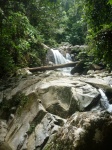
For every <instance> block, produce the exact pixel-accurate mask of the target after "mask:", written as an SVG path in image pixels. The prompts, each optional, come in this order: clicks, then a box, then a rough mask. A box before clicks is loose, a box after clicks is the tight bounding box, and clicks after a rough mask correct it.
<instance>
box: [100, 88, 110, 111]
mask: <svg viewBox="0 0 112 150" xmlns="http://www.w3.org/2000/svg"><path fill="white" fill-rule="evenodd" d="M98 90H99V92H100V94H101V99H100V101H101V105H102V107H103V108H104V109H106V110H107V111H108V112H109V113H111V114H112V104H109V101H108V98H107V96H106V95H105V93H104V92H103V90H102V89H98Z"/></svg>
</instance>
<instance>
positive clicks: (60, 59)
mask: <svg viewBox="0 0 112 150" xmlns="http://www.w3.org/2000/svg"><path fill="white" fill-rule="evenodd" d="M51 51H52V52H53V55H54V59H55V64H66V63H68V62H71V61H70V60H68V59H66V58H65V57H64V56H63V55H62V54H61V53H60V52H59V50H54V49H51ZM71 69H72V67H67V68H62V69H59V70H62V71H64V72H66V73H70V71H71Z"/></svg>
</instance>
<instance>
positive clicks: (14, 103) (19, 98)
mask: <svg viewBox="0 0 112 150" xmlns="http://www.w3.org/2000/svg"><path fill="white" fill-rule="evenodd" d="M27 101H28V97H26V96H25V95H24V94H23V93H18V94H16V95H15V96H13V98H12V99H10V100H7V99H5V98H4V99H3V101H2V103H1V105H0V118H1V119H6V120H8V119H9V116H10V114H11V113H13V114H15V112H16V110H17V108H18V110H17V111H18V113H19V112H20V111H21V109H22V108H23V107H24V105H25V104H26V102H27ZM14 107H15V109H12V108H14Z"/></svg>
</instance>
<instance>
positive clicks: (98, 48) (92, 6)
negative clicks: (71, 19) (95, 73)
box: [84, 0, 112, 68]
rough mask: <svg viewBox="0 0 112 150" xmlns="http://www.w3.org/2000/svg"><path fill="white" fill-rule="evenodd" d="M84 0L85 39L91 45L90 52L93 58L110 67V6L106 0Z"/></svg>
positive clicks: (111, 27) (111, 29) (111, 66)
mask: <svg viewBox="0 0 112 150" xmlns="http://www.w3.org/2000/svg"><path fill="white" fill-rule="evenodd" d="M84 2H85V18H86V20H87V23H88V36H87V40H88V42H89V44H90V45H91V46H92V53H93V55H94V56H95V60H99V62H102V63H103V64H106V65H107V66H108V67H109V68H112V65H111V52H112V44H111V38H112V23H111V21H112V20H111V16H112V7H111V5H110V4H109V3H108V0H102V1H97V0H94V1H91V0H85V1H84ZM110 2H111V1H110Z"/></svg>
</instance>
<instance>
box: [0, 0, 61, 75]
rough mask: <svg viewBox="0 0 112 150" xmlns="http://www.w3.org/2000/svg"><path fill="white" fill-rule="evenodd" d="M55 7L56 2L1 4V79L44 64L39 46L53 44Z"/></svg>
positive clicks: (35, 1) (33, 0)
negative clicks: (17, 70) (18, 69)
mask: <svg viewBox="0 0 112 150" xmlns="http://www.w3.org/2000/svg"><path fill="white" fill-rule="evenodd" d="M58 4H59V0H57V1H50V0H41V1H40V0H38V1H37V0H28V1H24V0H19V1H17V0H15V1H12V0H7V1H3V0H1V1H0V27H1V29H0V30H1V32H0V41H1V42H0V52H1V55H0V61H1V63H0V76H4V75H5V76H7V75H11V74H13V73H14V72H15V71H16V69H17V68H20V67H26V66H29V67H30V66H39V65H42V64H43V63H44V59H45V53H46V50H45V49H44V48H43V47H42V46H41V43H43V42H44V43H48V44H51V43H52V41H53V40H51V38H53V36H54V34H55V27H56V23H57V22H58V21H57V20H58V19H57V16H58V11H57V10H58V8H57V7H58ZM46 6H47V7H46ZM53 43H55V41H53Z"/></svg>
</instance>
